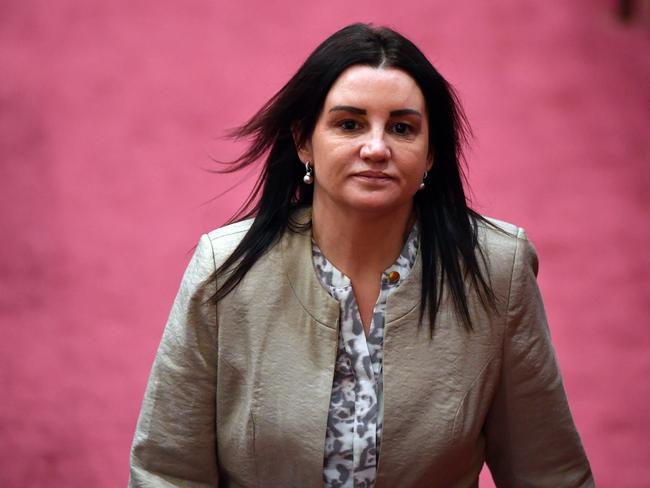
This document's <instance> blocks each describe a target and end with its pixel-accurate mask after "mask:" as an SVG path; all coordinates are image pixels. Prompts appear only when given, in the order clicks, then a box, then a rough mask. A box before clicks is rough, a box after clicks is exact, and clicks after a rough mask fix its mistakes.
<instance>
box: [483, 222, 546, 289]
mask: <svg viewBox="0 0 650 488" xmlns="http://www.w3.org/2000/svg"><path fill="white" fill-rule="evenodd" d="M484 219H485V220H484V221H478V222H477V225H478V229H477V231H478V241H479V245H480V249H481V252H482V253H483V255H484V257H485V260H486V264H487V266H488V268H489V272H490V274H491V275H493V276H494V275H501V276H507V277H511V276H512V275H513V274H514V273H516V272H517V268H521V267H525V268H528V269H529V270H530V271H532V273H533V274H534V275H536V274H537V270H538V259H537V251H536V250H535V247H534V246H533V244H532V243H531V242H530V240H529V239H528V236H527V235H526V231H525V230H524V228H523V227H520V226H518V225H515V224H512V223H510V222H506V221H504V220H499V219H495V218H492V217H486V216H484Z"/></svg>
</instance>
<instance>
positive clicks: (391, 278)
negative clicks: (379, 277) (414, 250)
mask: <svg viewBox="0 0 650 488" xmlns="http://www.w3.org/2000/svg"><path fill="white" fill-rule="evenodd" d="M388 281H390V282H391V283H397V282H398V281H399V273H398V272H397V271H391V272H390V273H388Z"/></svg>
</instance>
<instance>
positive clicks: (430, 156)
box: [426, 151, 433, 173]
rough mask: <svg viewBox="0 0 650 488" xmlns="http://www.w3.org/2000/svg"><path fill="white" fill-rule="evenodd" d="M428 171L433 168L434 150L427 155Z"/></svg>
mask: <svg viewBox="0 0 650 488" xmlns="http://www.w3.org/2000/svg"><path fill="white" fill-rule="evenodd" d="M426 167H427V173H428V172H429V171H431V168H433V151H432V152H431V153H430V154H429V155H428V156H427V166H426Z"/></svg>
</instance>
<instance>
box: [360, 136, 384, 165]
mask: <svg viewBox="0 0 650 488" xmlns="http://www.w3.org/2000/svg"><path fill="white" fill-rule="evenodd" d="M390 155H391V154H390V148H389V147H388V146H387V145H386V141H385V140H384V134H383V131H381V133H379V132H378V133H373V134H370V135H369V137H368V139H367V140H366V141H365V142H364V144H363V146H361V154H360V156H361V159H363V160H364V161H375V162H381V161H386V160H388V159H390Z"/></svg>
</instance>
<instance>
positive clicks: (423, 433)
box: [129, 211, 594, 488]
mask: <svg viewBox="0 0 650 488" xmlns="http://www.w3.org/2000/svg"><path fill="white" fill-rule="evenodd" d="M300 218H301V219H303V220H304V219H309V218H310V215H309V212H308V211H307V212H302V214H301V217H300ZM250 224H251V222H250V221H245V222H240V223H237V224H233V225H229V226H226V227H223V228H221V229H218V230H216V231H213V232H211V233H210V234H208V235H204V236H202V237H201V240H200V242H199V245H198V247H197V249H196V252H195V254H194V257H193V258H192V261H191V263H190V264H189V266H188V268H187V271H186V272H185V275H184V277H183V281H182V284H181V287H180V290H179V292H178V296H177V297H176V301H175V302H174V306H173V308H172V311H171V314H170V317H169V321H168V323H167V327H166V329H165V332H164V335H163V338H162V341H161V344H160V347H159V350H158V353H157V356H156V360H155V362H154V365H153V369H152V371H151V376H150V378H149V384H148V386H147V391H146V394H145V398H144V402H143V405H142V411H141V413H140V418H139V421H138V425H137V430H136V433H135V438H134V440H133V447H132V451H131V478H130V482H129V486H131V487H197V488H198V487H201V488H203V487H208V486H210V487H215V486H228V487H232V488H238V487H300V488H310V487H321V486H322V485H323V481H322V470H323V451H324V444H325V428H326V423H327V415H328V407H329V400H330V392H331V387H332V378H333V374H334V361H335V357H336V351H337V333H338V319H339V305H338V303H337V302H336V301H335V300H334V299H333V298H332V297H330V295H329V294H328V293H327V291H325V289H324V288H323V287H322V286H321V284H320V282H319V280H318V277H317V276H316V273H315V271H314V269H313V266H312V258H311V239H310V234H309V233H305V234H296V233H291V232H287V233H286V235H285V236H284V237H283V238H282V239H281V241H280V242H279V243H278V244H277V245H276V246H274V247H273V248H272V249H271V250H270V251H269V252H268V253H267V254H266V255H264V256H263V257H262V258H261V259H260V260H259V261H258V262H257V263H256V264H255V266H254V267H253V268H252V269H251V271H250V272H249V273H248V274H247V275H246V277H245V278H244V280H243V281H242V282H241V283H240V285H239V286H238V287H237V288H236V289H235V291H233V292H232V293H231V294H230V295H228V296H227V297H226V298H224V299H223V300H222V301H221V302H220V303H219V304H218V306H215V305H214V304H210V305H206V304H205V303H204V301H205V300H206V298H207V297H209V296H210V295H211V294H212V293H213V292H214V284H206V283H205V280H206V278H207V277H208V276H210V274H211V273H212V272H214V270H215V269H216V267H218V266H219V265H220V264H221V263H222V262H223V261H224V259H225V258H226V257H227V256H228V255H229V254H230V252H231V251H232V250H233V249H234V248H235V246H236V245H237V243H238V242H239V241H240V239H241V238H242V237H243V235H244V233H245V232H246V231H247V229H248V228H249V226H250ZM498 224H499V225H500V226H501V227H502V228H503V229H505V230H506V231H507V232H509V233H510V235H508V234H506V233H503V232H498V231H496V230H494V229H491V228H488V227H485V226H482V227H481V241H482V243H483V246H484V249H485V250H486V252H487V255H488V258H489V264H488V273H489V276H490V279H491V281H492V286H493V288H494V291H495V293H496V295H497V298H498V300H499V305H498V311H497V312H495V311H486V310H485V309H484V308H483V307H482V306H481V305H480V302H479V301H478V300H477V299H476V297H470V306H471V308H470V311H471V314H472V317H473V318H474V321H475V330H474V331H473V332H467V331H466V330H465V329H464V327H463V326H462V325H461V324H460V323H459V322H458V320H457V319H456V317H455V316H454V312H453V308H452V305H451V302H450V301H448V297H445V298H444V302H443V306H442V308H441V312H440V317H439V321H438V323H437V325H436V328H435V333H434V335H433V338H432V339H431V338H430V335H429V334H430V333H429V324H428V323H427V321H426V320H425V322H424V323H423V324H422V326H421V327H418V325H417V319H418V313H419V304H420V280H421V262H420V257H419V256H418V258H417V260H416V262H415V266H414V269H413V271H412V272H411V273H410V274H409V276H408V278H407V279H406V280H405V281H404V283H402V285H400V287H399V288H398V289H397V290H396V291H395V292H394V293H393V294H392V295H391V296H390V297H389V298H388V302H387V306H386V329H385V339H384V372H383V374H384V427H383V437H382V443H381V453H380V457H379V467H378V474H377V483H376V487H377V488H385V487H404V488H408V487H445V488H449V487H473V486H477V483H478V481H477V479H478V474H479V472H480V470H481V467H482V465H483V462H484V461H485V460H487V462H488V464H489V466H490V469H491V471H492V474H493V477H494V479H495V481H496V484H497V486H499V487H533V486H535V487H553V488H557V487H589V486H594V483H593V479H592V476H591V471H590V468H589V463H588V461H587V459H586V457H585V453H584V451H583V448H582V445H581V443H580V439H579V437H578V434H577V432H576V429H575V426H574V424H573V420H572V418H571V414H570V412H569V407H568V405H567V400H566V396H565V393H564V389H563V386H562V380H561V377H560V372H559V370H558V366H557V362H556V359H555V355H554V352H553V347H552V345H551V340H550V337H549V331H548V328H547V324H546V317H545V314H544V307H543V304H542V299H541V297H540V294H539V290H538V288H537V284H536V279H535V276H536V273H537V257H536V254H535V250H534V248H533V247H532V245H531V244H530V242H529V241H528V240H527V239H526V237H525V235H524V231H523V230H522V229H520V228H517V227H515V226H512V225H510V224H506V223H503V222H498Z"/></svg>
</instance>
